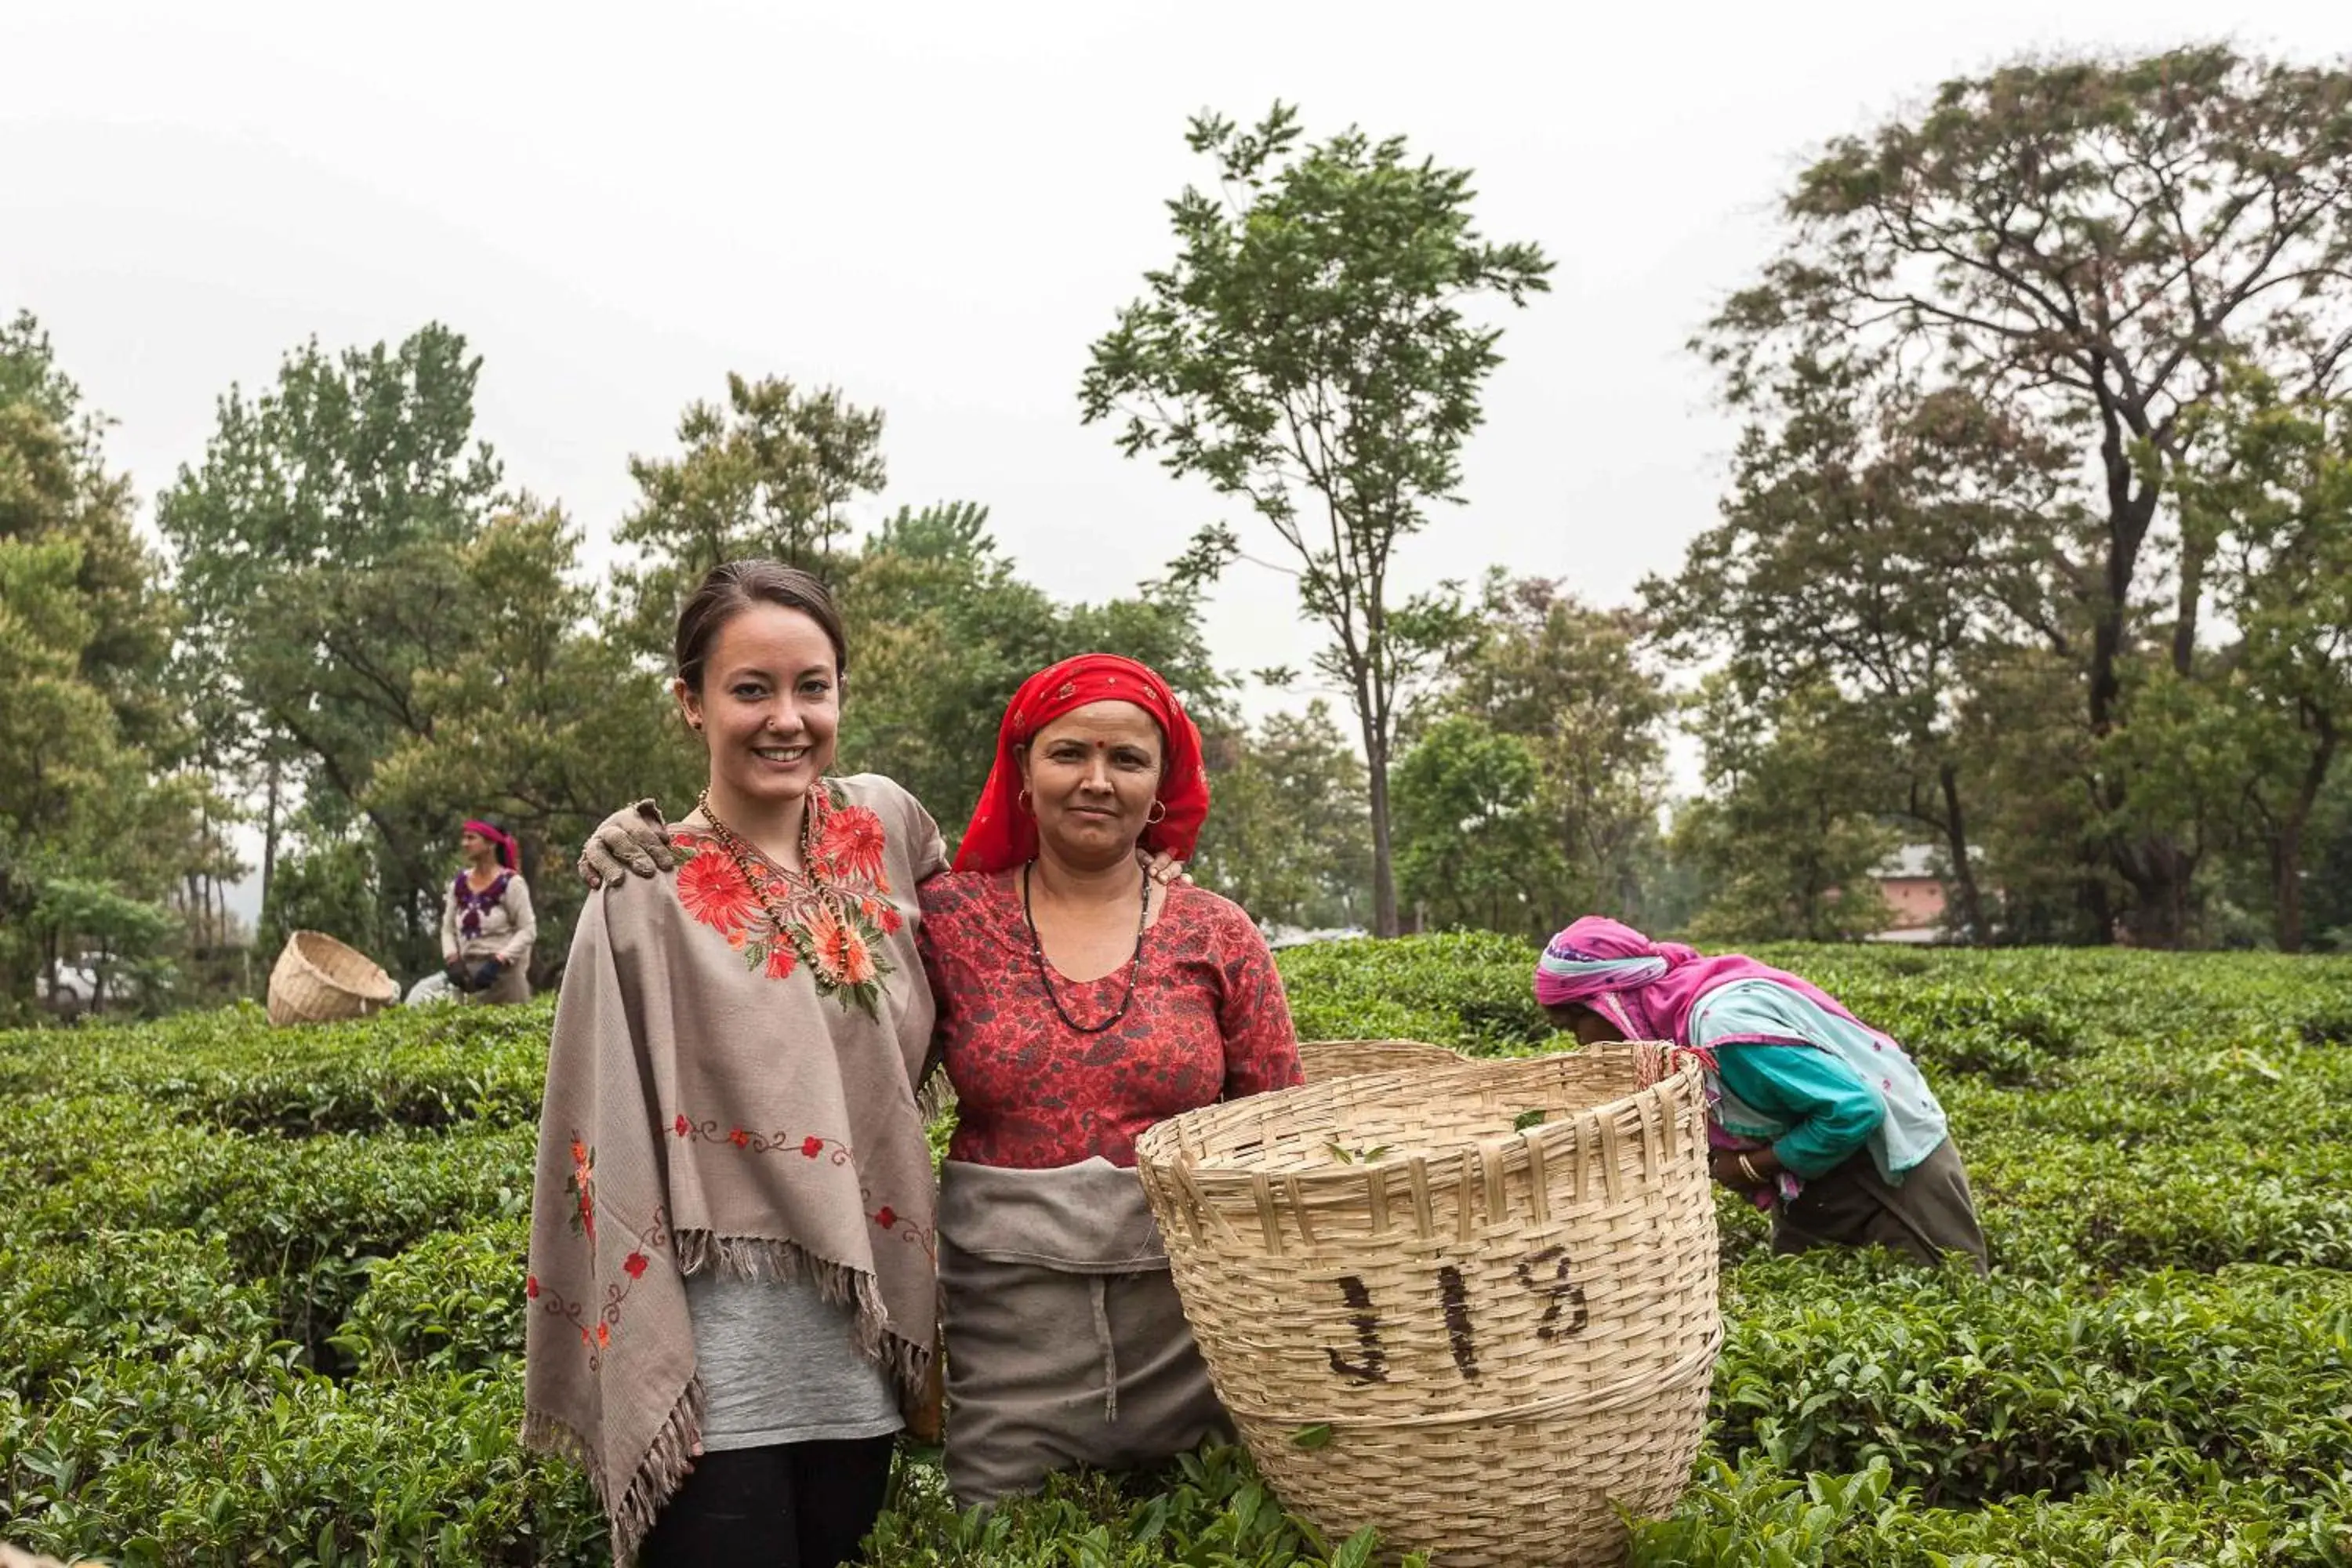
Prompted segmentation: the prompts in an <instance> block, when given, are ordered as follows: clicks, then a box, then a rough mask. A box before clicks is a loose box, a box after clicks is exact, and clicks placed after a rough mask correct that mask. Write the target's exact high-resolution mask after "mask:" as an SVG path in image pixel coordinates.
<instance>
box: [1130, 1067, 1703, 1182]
mask: <svg viewBox="0 0 2352 1568" xmlns="http://www.w3.org/2000/svg"><path fill="white" fill-rule="evenodd" d="M1612 1058H1614V1059H1612ZM1579 1059H1580V1060H1584V1061H1601V1062H1605V1063H1607V1065H1611V1066H1615V1065H1618V1063H1619V1062H1621V1061H1622V1065H1623V1066H1624V1067H1625V1068H1628V1069H1631V1068H1633V1066H1634V1063H1635V1058H1634V1057H1633V1053H1632V1050H1631V1047H1630V1046H1623V1047H1613V1046H1612V1045H1611V1044H1601V1045H1595V1046H1590V1047H1585V1048H1584V1049H1582V1050H1580V1051H1559V1052H1554V1053H1553V1054H1551V1055H1549V1056H1543V1057H1505V1058H1489V1059H1486V1060H1483V1061H1467V1060H1465V1061H1464V1062H1462V1063H1461V1064H1459V1065H1458V1066H1444V1067H1439V1066H1432V1067H1425V1068H1393V1069H1389V1070H1384V1071H1381V1072H1377V1073H1365V1074H1361V1075H1359V1076H1355V1077H1351V1078H1349V1079H1345V1080H1339V1079H1327V1080H1325V1081H1324V1082H1322V1083H1310V1084H1306V1085H1302V1086H1301V1087H1299V1088H1297V1089H1279V1090H1276V1091H1275V1092H1274V1093H1271V1094H1263V1095H1253V1096H1251V1097H1250V1098H1249V1099H1248V1100H1233V1101H1227V1102H1224V1103H1223V1104H1220V1105H1215V1106H1207V1107H1203V1108H1202V1110H1193V1111H1186V1112H1184V1113H1183V1114H1182V1115H1180V1116H1172V1117H1170V1118H1169V1119H1168V1120H1166V1121H1159V1122H1155V1123H1153V1124H1152V1125H1151V1126H1150V1127H1149V1128H1147V1129H1145V1130H1144V1132H1143V1134H1142V1136H1140V1137H1139V1138H1138V1139H1137V1140H1136V1141H1135V1153H1136V1163H1138V1164H1139V1165H1148V1166H1149V1167H1150V1169H1151V1171H1152V1173H1154V1174H1158V1175H1162V1176H1165V1177H1167V1178H1168V1179H1171V1180H1174V1181H1179V1182H1181V1183H1183V1184H1186V1185H1188V1186H1191V1187H1192V1188H1193V1189H1194V1190H1195V1191H1196V1192H1198V1193H1199V1194H1200V1195H1202V1197H1210V1196H1223V1195H1230V1196H1232V1197H1234V1198H1241V1197H1244V1196H1246V1197H1247V1198H1248V1199H1249V1202H1250V1203H1251V1204H1252V1205H1255V1202H1256V1198H1255V1194H1256V1192H1257V1190H1258V1187H1259V1185H1260V1184H1262V1183H1267V1182H1271V1183H1276V1184H1280V1185H1283V1186H1290V1185H1292V1184H1297V1185H1298V1186H1299V1187H1300V1188H1302V1189H1303V1190H1304V1191H1307V1192H1312V1193H1316V1194H1318V1195H1324V1196H1333V1195H1337V1194H1338V1193H1339V1191H1340V1190H1343V1189H1347V1188H1360V1187H1363V1186H1365V1185H1367V1184H1368V1183H1369V1180H1370V1178H1371V1177H1373V1176H1375V1175H1377V1176H1380V1177H1381V1178H1383V1179H1385V1178H1386V1177H1387V1176H1388V1175H1390V1174H1391V1173H1397V1172H1410V1171H1411V1169H1412V1167H1413V1166H1414V1165H1416V1164H1421V1165H1424V1166H1425V1165H1427V1164H1429V1163H1432V1162H1435V1161H1453V1160H1458V1159H1460V1158H1461V1157H1462V1156H1464V1155H1465V1153H1471V1152H1479V1151H1490V1152H1497V1153H1500V1154H1501V1155H1502V1157H1503V1159H1504V1160H1505V1162H1506V1163H1507V1166H1508V1167H1510V1168H1517V1167H1520V1166H1524V1165H1526V1164H1528V1163H1529V1162H1530V1161H1531V1159H1532V1158H1534V1157H1535V1156H1531V1155H1530V1154H1529V1153H1528V1149H1529V1146H1530V1145H1541V1146H1542V1148H1543V1152H1544V1156H1546V1157H1549V1156H1550V1155H1553V1154H1556V1153H1564V1152H1567V1150H1568V1147H1569V1146H1570V1145H1571V1144H1574V1143H1576V1142H1580V1140H1581V1139H1582V1138H1583V1137H1584V1136H1585V1135H1586V1133H1587V1131H1593V1132H1596V1133H1597V1132H1598V1131H1599V1130H1600V1129H1601V1124H1602V1123H1603V1122H1604V1121H1612V1122H1616V1123H1617V1124H1618V1127H1619V1131H1621V1132H1624V1131H1631V1132H1633V1134H1634V1135H1636V1136H1638V1135H1639V1130H1640V1126H1641V1123H1642V1121H1643V1113H1642V1101H1643V1097H1645V1096H1652V1097H1654V1099H1660V1100H1671V1099H1673V1098H1675V1097H1676V1096H1677V1095H1678V1094H1681V1093H1689V1094H1700V1093H1703V1090H1702V1089H1701V1088H1700V1073H1699V1068H1698V1064H1697V1063H1696V1062H1695V1061H1692V1060H1690V1059H1689V1058H1682V1059H1679V1060H1676V1061H1675V1062H1674V1063H1673V1065H1672V1066H1671V1067H1670V1068H1668V1070H1667V1072H1666V1075H1665V1076H1664V1078H1662V1079H1658V1080H1657V1081H1656V1082H1655V1083H1653V1084H1648V1085H1634V1086H1631V1087H1629V1088H1627V1089H1625V1090H1624V1091H1623V1092H1622V1093H1621V1094H1617V1095H1613V1096H1612V1097H1611V1098H1609V1099H1607V1100H1599V1101H1596V1102H1594V1103H1593V1104H1592V1105H1591V1106H1588V1107H1584V1108H1581V1109H1580V1110H1577V1111H1575V1112H1574V1113H1572V1114H1570V1115H1564V1116H1561V1117H1559V1118H1557V1119H1549V1120H1546V1121H1543V1122H1541V1123H1539V1124H1538V1125H1536V1126H1532V1127H1528V1128H1524V1129H1515V1130H1507V1131H1497V1132H1496V1133H1495V1134H1493V1135H1492V1136H1489V1137H1476V1138H1474V1137H1463V1136H1460V1135H1454V1136H1445V1137H1438V1138H1433V1139H1430V1140H1428V1141H1426V1142H1415V1143H1412V1144H1400V1145H1398V1146H1396V1147H1394V1148H1391V1149H1390V1150H1388V1151H1386V1152H1383V1153H1382V1154H1381V1156H1380V1157H1379V1158H1378V1159H1374V1160H1359V1161H1356V1162H1353V1163H1344V1164H1343V1163H1328V1164H1327V1163H1317V1164H1312V1165H1305V1166H1299V1167H1297V1168H1286V1167H1280V1166H1269V1165H1266V1164H1265V1163H1253V1162H1250V1161H1246V1160H1244V1159H1239V1158H1236V1157H1234V1156H1231V1155H1214V1154H1213V1155H1208V1156H1205V1157H1201V1158H1195V1157H1193V1156H1192V1155H1191V1154H1190V1153H1189V1152H1187V1151H1186V1150H1185V1147H1184V1142H1183V1138H1184V1133H1185V1131H1187V1129H1188V1127H1189V1126H1190V1125H1191V1124H1192V1122H1193V1121H1194V1119H1197V1118H1201V1117H1202V1116H1204V1115H1206V1114H1210V1113H1214V1112H1219V1111H1227V1110H1234V1109H1235V1108H1238V1107H1244V1106H1246V1107H1250V1108H1252V1109H1253V1110H1255V1111H1256V1112H1257V1115H1256V1117H1255V1120H1259V1121H1270V1120H1274V1119H1276V1118H1277V1117H1278V1116H1279V1115H1280V1114H1281V1112H1282V1110H1284V1105H1283V1102H1285V1101H1288V1102H1289V1103H1290V1104H1291V1105H1297V1104H1298V1103H1300V1102H1301V1101H1302V1100H1308V1099H1328V1097H1329V1095H1330V1094H1331V1092H1332V1091H1333V1090H1334V1089H1336V1087H1337V1086H1338V1084H1339V1082H1341V1081H1344V1082H1345V1083H1347V1084H1348V1085H1349V1091H1350V1092H1351V1093H1352V1094H1354V1095H1356V1096H1358V1097H1363V1098H1369V1097H1370V1096H1371V1095H1373V1094H1381V1095H1394V1096H1397V1097H1401V1098H1402V1097H1407V1096H1409V1097H1410V1098H1412V1100H1417V1101H1420V1102H1423V1103H1426V1102H1428V1101H1430V1100H1434V1099H1436V1098H1439V1097H1442V1096H1443V1094H1444V1091H1445V1090H1446V1089H1449V1088H1452V1087H1454V1086H1456V1085H1467V1084H1474V1083H1484V1082H1487V1081H1491V1080H1492V1079H1497V1078H1507V1077H1511V1076H1517V1075H1520V1074H1530V1075H1531V1074H1535V1073H1538V1072H1545V1071H1557V1070H1558V1069H1559V1066H1560V1065H1561V1064H1563V1063H1565V1062H1567V1061H1570V1060H1579ZM1672 1121H1673V1118H1672V1116H1671V1115H1669V1116H1667V1117H1666V1118H1665V1122H1666V1124H1667V1125H1668V1126H1671V1124H1672ZM1629 1122H1630V1124H1631V1125H1630V1126H1629V1125H1628V1123H1629Z"/></svg>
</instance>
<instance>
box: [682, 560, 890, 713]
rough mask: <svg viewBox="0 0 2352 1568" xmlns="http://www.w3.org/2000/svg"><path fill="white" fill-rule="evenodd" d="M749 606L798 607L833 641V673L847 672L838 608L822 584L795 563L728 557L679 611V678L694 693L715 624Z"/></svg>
mask: <svg viewBox="0 0 2352 1568" xmlns="http://www.w3.org/2000/svg"><path fill="white" fill-rule="evenodd" d="M752 605H780V606H782V608H784V609H787V610H798V611H799V612H800V613H801V614H803V615H804V616H807V617H808V618H809V619H811V620H813V621H814V622H815V623H816V624H817V625H818V626H820V627H822V628H823V629H824V635H825V640H826V641H828V642H830V643H832V644H833V669H834V674H835V675H836V676H842V675H846V674H847V673H848V672H849V643H848V639H847V638H846V637H844V636H843V635H842V630H841V612H840V611H839V610H838V609H836V608H835V606H834V603H833V595H832V594H831V593H830V592H829V591H827V589H826V588H825V585H824V584H823V583H820V582H818V581H817V580H816V579H815V578H814V577H813V576H811V575H809V574H807V573H805V572H803V571H802V570H801V569H800V568H799V567H797V566H787V565H785V564H784V563H782V562H781V561H729V562H725V563H721V564H719V565H717V566H713V567H712V568H711V569H710V572H709V575H708V576H706V577H704V578H703V579H702V585H701V586H700V587H698V588H697V589H695V591H694V593H693V595H691V596H690V597H689V598H688V600H687V601H686V608H684V609H682V610H680V611H679V612H678V613H677V678H678V679H680V680H683V681H685V682H686V684H687V688H688V689H689V690H692V691H700V690H701V689H702V663H703V660H705V659H706V658H709V657H710V645H711V644H712V643H714V642H716V641H718V640H719V628H721V627H722V626H726V624H727V623H728V622H730V621H731V620H733V619H734V618H735V617H736V616H739V615H741V614H742V613H743V612H744V611H745V610H748V609H750V608H751V606H752Z"/></svg>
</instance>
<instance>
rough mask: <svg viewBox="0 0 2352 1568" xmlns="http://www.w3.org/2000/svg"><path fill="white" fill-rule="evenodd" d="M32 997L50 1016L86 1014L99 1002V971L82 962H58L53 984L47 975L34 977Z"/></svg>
mask: <svg viewBox="0 0 2352 1568" xmlns="http://www.w3.org/2000/svg"><path fill="white" fill-rule="evenodd" d="M33 994H34V996H35V997H36V998H37V1000H38V1001H39V1002H40V1004H41V1005H42V1006H44V1007H47V1009H48V1010H49V1011H50V1012H52V1013H60V1014H63V1015H65V1016H68V1017H70V1016H75V1015H78V1014H81V1013H87V1012H89V1009H90V1005H91V1004H92V1003H94V1002H95V1001H97V1000H98V971H97V970H95V969H93V968H91V967H89V965H88V964H83V963H60V964H58V968H57V978H56V981H55V983H54V984H52V982H51V980H50V977H49V976H48V975H47V973H42V974H38V975H36V976H35V977H34V979H33Z"/></svg>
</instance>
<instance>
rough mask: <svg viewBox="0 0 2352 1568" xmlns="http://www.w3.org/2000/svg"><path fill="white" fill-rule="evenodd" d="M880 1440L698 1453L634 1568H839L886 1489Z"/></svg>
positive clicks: (886, 1463)
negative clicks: (636, 1566)
mask: <svg viewBox="0 0 2352 1568" xmlns="http://www.w3.org/2000/svg"><path fill="white" fill-rule="evenodd" d="M894 1444H895V1439H894V1438H893V1437H889V1436H883V1437H859V1438H856V1439H853V1440H851V1441H848V1442H840V1443H786V1444H782V1445H780V1446H778V1447H772V1448H730V1449H724V1450H721V1451H720V1452H719V1453H716V1454H705V1455H703V1456H702V1458H698V1459H697V1460H695V1461H694V1469H693V1472H692V1473H691V1474H689V1475H688V1477H687V1478H686V1484H685V1485H683V1486H681V1487H679V1488H678V1489H677V1496H675V1497H673V1498H671V1499H670V1500H669V1501H668V1503H667V1504H666V1505H665V1506H664V1507H663V1509H662V1510H661V1514H660V1517H658V1518H656V1520H655V1521H654V1527H653V1530H652V1531H651V1532H650V1533H648V1534H647V1535H646V1542H645V1545H644V1546H643V1547H642V1548H641V1549H640V1550H639V1552H638V1554H637V1562H638V1564H639V1568H706V1565H710V1568H739V1565H740V1568H839V1565H840V1564H842V1563H855V1562H856V1561H857V1543H858V1542H860V1541H862V1540H864V1539H865V1537H866V1531H869V1530H871V1529H873V1528H874V1521H875V1520H876V1519H877V1518H878V1517H880V1515H881V1512H882V1500H883V1497H884V1495H885V1494H886V1493H887V1490H888V1489H889V1485H890V1450H891V1448H892V1447H893V1446H894Z"/></svg>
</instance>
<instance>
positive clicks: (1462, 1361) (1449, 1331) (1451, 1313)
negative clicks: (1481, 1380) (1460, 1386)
mask: <svg viewBox="0 0 2352 1568" xmlns="http://www.w3.org/2000/svg"><path fill="white" fill-rule="evenodd" d="M1437 1299H1438V1300H1439V1301H1441V1302H1443V1303H1444V1307H1445V1342H1446V1343H1447V1344H1449V1345H1451V1346H1452V1347H1453V1348H1454V1366H1455V1367H1457V1368H1458V1369H1460V1371H1461V1373H1462V1380H1463V1381H1464V1382H1465V1383H1475V1382H1477V1381H1478V1347H1477V1345H1476V1344H1475V1342H1472V1340H1471V1338H1470V1293H1469V1291H1468V1290H1467V1289H1464V1287H1463V1284H1462V1270H1460V1269H1459V1268H1454V1265H1452V1264H1451V1263H1449V1264H1447V1265H1445V1266H1444V1268H1440V1269H1439V1270H1438V1271H1437Z"/></svg>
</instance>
